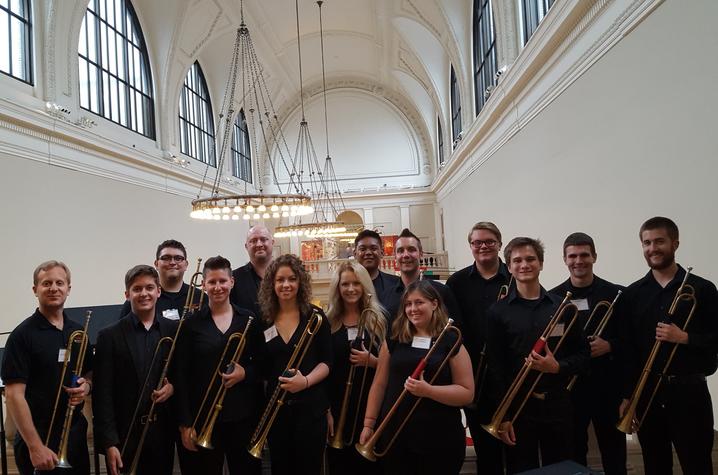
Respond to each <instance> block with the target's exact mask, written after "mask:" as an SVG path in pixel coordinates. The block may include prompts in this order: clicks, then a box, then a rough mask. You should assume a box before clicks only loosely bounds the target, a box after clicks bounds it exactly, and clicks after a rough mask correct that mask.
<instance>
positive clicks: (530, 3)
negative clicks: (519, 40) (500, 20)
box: [521, 0, 554, 44]
mask: <svg viewBox="0 0 718 475" xmlns="http://www.w3.org/2000/svg"><path fill="white" fill-rule="evenodd" d="M553 2H554V0H521V16H522V17H523V18H522V20H523V35H524V44H526V43H527V42H528V41H529V38H531V35H533V34H534V31H536V28H538V26H539V23H541V20H543V17H545V16H546V13H548V10H549V8H551V5H553Z"/></svg>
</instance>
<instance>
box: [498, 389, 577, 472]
mask: <svg viewBox="0 0 718 475" xmlns="http://www.w3.org/2000/svg"><path fill="white" fill-rule="evenodd" d="M572 427H573V409H572V405H571V398H570V395H569V393H568V391H565V390H559V391H556V392H552V393H548V394H546V395H545V399H543V400H539V399H536V398H535V397H533V396H531V397H529V399H528V401H527V402H526V406H525V407H524V409H523V412H522V413H521V414H520V415H519V417H518V419H517V420H516V423H515V424H514V433H515V434H516V445H515V446H513V447H507V449H506V468H507V472H508V473H517V472H523V471H525V470H530V469H532V468H537V467H539V466H545V465H550V464H552V463H557V462H561V461H563V460H567V459H570V458H571V456H572V455H573V443H572V442H573V440H572V439H573V428H572ZM539 452H540V453H541V458H540V459H539Z"/></svg>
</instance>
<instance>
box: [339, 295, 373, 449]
mask: <svg viewBox="0 0 718 475" xmlns="http://www.w3.org/2000/svg"><path fill="white" fill-rule="evenodd" d="M366 312H371V313H375V312H374V310H372V309H371V308H365V309H364V310H362V313H361V315H360V316H359V327H358V329H357V336H356V338H355V339H354V342H353V343H352V345H351V347H350V348H353V347H355V346H359V347H361V343H362V342H363V341H364V331H365V329H366V316H365V314H366ZM374 339H375V338H374V335H371V338H370V340H369V351H371V349H372V348H373V347H374ZM356 369H357V365H351V368H350V369H349V376H347V382H346V386H345V388H344V397H343V398H342V406H341V409H340V410H339V419H337V422H336V424H335V427H334V436H333V437H332V438H331V440H330V441H329V446H330V447H333V448H335V449H342V448H344V447H345V446H347V445H351V443H352V442H353V440H354V434H355V433H356V428H357V423H358V421H359V408H360V407H361V402H362V399H363V395H364V387H365V386H366V379H367V374H368V372H369V371H368V370H369V362H368V361H367V362H366V364H365V365H364V374H363V375H362V378H361V384H360V386H359V392H358V393H357V401H358V403H357V410H356V412H355V413H354V421H353V422H352V429H351V432H349V439H348V440H344V426H345V425H346V421H347V415H348V412H349V401H350V399H351V394H352V387H353V385H354V375H355V373H356Z"/></svg>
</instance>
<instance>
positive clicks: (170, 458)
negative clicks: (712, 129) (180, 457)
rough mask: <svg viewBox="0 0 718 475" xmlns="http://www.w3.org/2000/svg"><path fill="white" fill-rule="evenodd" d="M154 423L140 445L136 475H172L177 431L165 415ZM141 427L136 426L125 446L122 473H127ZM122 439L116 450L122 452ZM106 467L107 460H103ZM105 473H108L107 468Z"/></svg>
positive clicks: (159, 416)
mask: <svg viewBox="0 0 718 475" xmlns="http://www.w3.org/2000/svg"><path fill="white" fill-rule="evenodd" d="M158 419H159V420H157V421H155V422H152V423H151V425H150V427H149V429H148V430H147V436H146V437H145V441H144V443H143V445H142V452H140V459H139V460H138V461H137V475H172V469H173V468H174V459H175V450H174V449H175V437H176V436H175V434H176V433H177V429H176V428H175V427H174V425H173V424H171V423H170V421H169V420H168V419H167V417H166V416H165V415H159V414H158ZM142 427H143V426H142V425H139V424H138V426H137V429H136V432H133V437H132V438H131V439H130V442H129V444H128V446H127V450H126V453H125V454H124V455H123V456H122V464H123V467H122V473H128V472H129V471H130V467H131V466H132V462H133V460H134V457H135V453H136V451H137V448H136V445H137V444H138V443H139V438H140V434H141V431H142ZM123 443H124V438H123V439H122V441H121V442H120V446H119V447H118V449H120V450H122V444H123ZM105 466H107V459H105ZM107 473H109V468H108V471H107Z"/></svg>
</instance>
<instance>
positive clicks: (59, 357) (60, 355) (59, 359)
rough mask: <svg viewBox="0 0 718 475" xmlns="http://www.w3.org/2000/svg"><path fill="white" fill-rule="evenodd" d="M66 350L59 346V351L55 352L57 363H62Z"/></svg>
mask: <svg viewBox="0 0 718 475" xmlns="http://www.w3.org/2000/svg"><path fill="white" fill-rule="evenodd" d="M66 351H67V350H66V349H65V348H60V351H58V352H57V362H58V363H64V362H65V352H66Z"/></svg>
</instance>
